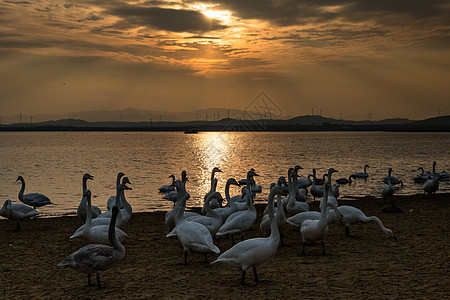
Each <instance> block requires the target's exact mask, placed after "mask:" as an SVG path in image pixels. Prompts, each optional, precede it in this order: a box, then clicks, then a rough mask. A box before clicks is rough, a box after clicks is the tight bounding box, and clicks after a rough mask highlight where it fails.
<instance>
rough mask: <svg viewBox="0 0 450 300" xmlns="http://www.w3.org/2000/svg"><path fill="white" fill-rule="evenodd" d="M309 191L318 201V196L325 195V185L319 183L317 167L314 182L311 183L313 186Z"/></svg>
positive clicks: (314, 170) (314, 172)
mask: <svg viewBox="0 0 450 300" xmlns="http://www.w3.org/2000/svg"><path fill="white" fill-rule="evenodd" d="M309 192H310V193H311V195H312V196H313V199H314V201H316V198H319V197H322V196H323V187H322V186H320V185H317V177H316V169H315V168H314V169H313V182H312V185H311V188H310V189H309Z"/></svg>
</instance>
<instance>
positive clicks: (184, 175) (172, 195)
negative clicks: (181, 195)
mask: <svg viewBox="0 0 450 300" xmlns="http://www.w3.org/2000/svg"><path fill="white" fill-rule="evenodd" d="M181 181H182V182H183V183H184V184H185V185H186V182H188V181H189V179H188V178H187V173H186V171H185V170H183V171H181ZM186 194H187V198H186V200H189V198H190V197H191V195H189V193H188V192H186ZM163 199H165V200H168V201H172V202H173V204H174V205H175V203H176V202H177V199H178V192H177V191H171V192H168V193H167V194H166V195H165V196H164V197H163Z"/></svg>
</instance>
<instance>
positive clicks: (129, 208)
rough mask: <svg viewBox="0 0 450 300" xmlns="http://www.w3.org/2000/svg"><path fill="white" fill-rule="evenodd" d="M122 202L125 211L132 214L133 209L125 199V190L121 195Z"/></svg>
mask: <svg viewBox="0 0 450 300" xmlns="http://www.w3.org/2000/svg"><path fill="white" fill-rule="evenodd" d="M120 201H121V202H122V204H123V206H124V208H125V210H126V211H127V212H128V213H130V214H131V212H132V210H133V208H132V207H131V205H130V203H128V201H127V199H126V198H125V190H123V191H122V193H120Z"/></svg>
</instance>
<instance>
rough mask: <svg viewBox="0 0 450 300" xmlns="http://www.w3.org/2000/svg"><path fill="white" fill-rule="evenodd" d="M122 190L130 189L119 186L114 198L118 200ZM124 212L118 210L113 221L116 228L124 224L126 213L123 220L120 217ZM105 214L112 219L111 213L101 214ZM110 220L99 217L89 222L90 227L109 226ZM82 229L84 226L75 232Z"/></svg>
mask: <svg viewBox="0 0 450 300" xmlns="http://www.w3.org/2000/svg"><path fill="white" fill-rule="evenodd" d="M124 190H131V188H130V187H128V186H126V185H124V184H119V186H118V187H117V192H116V198H117V199H120V198H119V197H120V195H121V194H122V193H123V192H124ZM118 202H119V201H117V203H118ZM117 207H118V206H117ZM124 210H125V208H124V209H119V215H118V216H117V217H116V219H117V220H116V221H115V224H116V227H121V226H122V225H124V224H125V222H124V221H126V218H127V215H126V212H125V213H124V214H125V215H124V218H123V219H122V216H121V214H122V212H123V211H124ZM106 213H111V217H112V211H107V212H104V213H103V214H106ZM110 220H111V218H106V217H105V218H101V215H100V216H98V217H97V218H95V219H92V220H91V227H95V226H98V225H109V224H110V223H111V222H110ZM83 229H84V225H82V226H80V227H79V228H78V229H77V232H78V231H79V230H81V231H82V230H83Z"/></svg>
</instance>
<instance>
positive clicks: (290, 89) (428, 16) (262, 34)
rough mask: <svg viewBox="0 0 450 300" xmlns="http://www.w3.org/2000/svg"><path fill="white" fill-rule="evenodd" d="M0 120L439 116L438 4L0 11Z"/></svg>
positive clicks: (447, 92)
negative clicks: (196, 114) (233, 113)
mask: <svg viewBox="0 0 450 300" xmlns="http://www.w3.org/2000/svg"><path fill="white" fill-rule="evenodd" d="M0 70H1V71H0V101H1V102H0V103H1V108H2V109H1V112H0V115H3V116H6V115H12V114H17V113H19V112H22V113H26V114H40V113H70V112H77V111H84V110H99V109H105V110H115V109H123V108H127V107H133V108H139V109H148V110H162V111H169V112H170V111H187V110H195V109H203V108H215V107H223V108H235V109H244V108H245V107H246V105H247V104H248V103H249V102H251V101H252V99H254V97H255V96H256V95H258V93H259V92H261V91H264V92H265V93H266V94H267V95H269V96H270V98H271V99H272V100H273V101H274V102H276V104H277V106H278V107H280V108H281V110H282V111H283V113H284V114H286V115H291V116H293V115H304V114H311V110H312V109H314V111H315V112H316V113H318V112H319V111H321V112H322V115H324V116H327V117H334V118H338V117H339V116H340V114H341V115H342V117H343V118H346V119H360V120H361V119H367V118H368V117H367V116H368V112H369V111H370V112H371V113H372V114H373V116H372V118H373V119H383V118H392V117H406V118H410V119H423V118H428V117H433V116H437V115H438V114H439V111H442V112H441V114H445V113H450V2H449V1H440V0H422V1H420V0H370V1H367V0H343V1H331V0H323V1H314V0H298V1H294V0H285V1H284V0H228V1H220V0H217V1H178V0H168V1H163V0H161V1H157V0H155V1H120V0H108V1H95V0H92V1H89V0H77V1H59V0H55V1H32V0H24V1H22V0H1V2H0Z"/></svg>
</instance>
